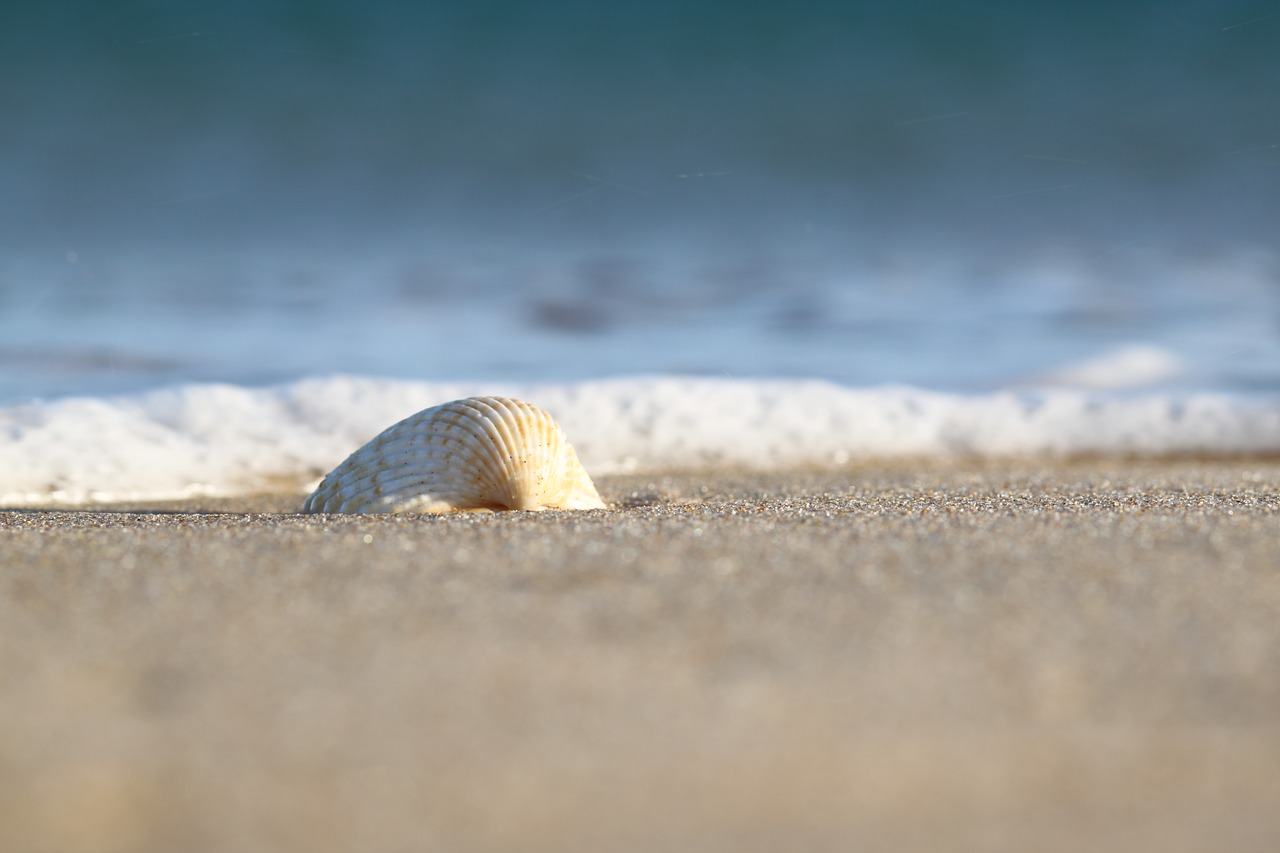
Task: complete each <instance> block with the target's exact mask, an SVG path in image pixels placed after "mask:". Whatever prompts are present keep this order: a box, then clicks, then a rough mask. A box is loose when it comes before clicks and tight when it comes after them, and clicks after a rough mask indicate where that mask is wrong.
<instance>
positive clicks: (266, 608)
mask: <svg viewBox="0 0 1280 853" xmlns="http://www.w3.org/2000/svg"><path fill="white" fill-rule="evenodd" d="M597 484H598V485H599V487H600V491H601V493H602V494H603V495H604V497H605V498H606V500H607V501H609V502H610V503H612V504H613V505H614V507H615V508H614V509H611V510H599V511H588V512H580V513H571V512H548V513H497V514H492V513H478V514H465V515H455V516H427V517H423V516H324V515H315V516H304V515H299V514H296V508H297V507H298V506H300V504H301V498H302V496H301V495H292V494H290V495H259V496H250V497H246V498H219V499H192V500H188V501H180V502H157V503H150V502H149V503H146V504H139V503H132V504H130V503H120V504H113V505H110V506H96V507H90V508H85V507H79V508H61V509H46V508H34V509H17V510H15V509H7V510H0V554H2V555H3V558H2V563H3V570H2V571H0V649H3V650H4V651H3V653H2V654H0V696H2V697H4V702H3V707H2V708H0V847H3V848H4V849H15V850H18V849H22V850H32V851H39V850H50V851H53V850H56V851H60V853H61V851H69V853H73V852H74V851H121V853H123V851H130V852H131V853H132V851H151V850H156V851H161V850H170V849H183V850H187V851H203V850H209V851H214V850H223V849H262V850H303V849H305V850H321V851H324V850H335V851H336V850H351V849H378V850H429V849H441V850H497V849H524V850H576V849H582V850H587V849H604V848H608V849H614V850H648V849H690V848H694V847H696V848H697V849H700V850H762V851H763V850H770V849H778V848H779V847H781V846H792V847H797V848H803V849H810V850H845V849H856V848H866V847H880V848H891V849H895V850H915V849H919V850H929V849H937V847H938V845H939V841H940V840H945V846H948V847H949V849H984V850H992V849H1011V850H1012V849H1032V848H1034V849H1043V850H1076V849H1084V848H1088V849H1098V850H1160V851H1168V850H1188V851H1190V850H1199V849H1210V848H1214V849H1232V850H1259V851H1261V850H1266V849H1269V846H1270V844H1271V843H1273V841H1274V838H1275V837H1277V834H1280V817H1277V816H1276V815H1275V810H1274V803H1275V802H1277V801H1280V718H1277V716H1276V713H1275V709H1276V708H1277V707H1280V620H1278V619H1276V614H1277V613H1280V584H1278V583H1277V577H1280V460H1276V459H1274V458H1242V459H1231V460H1220V459H1219V460H1187V459H1174V460H1115V459H1103V460H1098V459H1094V460H1071V461H1051V462H1048V463H1043V464H1036V463H1033V462H1031V461H1025V460H1024V461H1018V462H972V461H969V462H965V461H959V462H949V463H945V464H941V463H934V464H929V465H924V464H917V463H915V462H895V463H891V464H890V463H883V464H876V465H865V466H848V467H845V468H841V469H838V470H834V471H822V470H817V469H805V470H797V471H787V472H774V473H767V474H766V473H755V472H747V471H737V470H721V471H716V472H702V473H683V474H667V475H625V476H622V475H619V476H605V477H599V478H597ZM68 815H76V816H77V819H76V820H68V819H67V816H68Z"/></svg>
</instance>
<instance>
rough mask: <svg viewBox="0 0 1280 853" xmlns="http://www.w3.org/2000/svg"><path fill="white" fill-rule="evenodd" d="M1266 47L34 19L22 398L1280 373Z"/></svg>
mask: <svg viewBox="0 0 1280 853" xmlns="http://www.w3.org/2000/svg"><path fill="white" fill-rule="evenodd" d="M1277 57H1280V11H1277V10H1276V9H1275V8H1272V7H1268V6H1267V5H1266V4H1258V3H1243V2H1239V3H1237V2H1170V3H1159V4H1114V3H1100V2H1094V3H1071V4H1053V5H1050V4H1028V3H1016V2H968V3H966V2H950V3H911V2H897V3H889V2H871V3H856V4H854V3H836V2H807V3H805V2H801V3H785V4H784V3H776V2H775V3H763V2H735V3H730V2H709V0H694V2H667V1H666V0H658V2H646V3H591V2H566V0H559V2H545V3H499V2H466V3H462V2H457V3H415V2H381V3H357V2H245V1H244V0H241V2H224V3H218V4H210V3H194V2H57V1H56V0H53V1H52V2H9V3H5V4H3V6H2V7H0V342H2V343H0V369H2V370H3V379H2V380H0V399H12V398H15V397H22V396H27V395H48V394H61V393H69V392H89V393H98V392H107V391H111V390H117V389H124V388H134V387H143V386H146V385H149V384H156V383H161V382H185V381H202V380H208V379H224V380H229V381H235V382H259V381H272V380H276V379H285V378H292V377H296V376H300V375H307V374H310V373H323V372H332V371H344V370H347V371H363V372H371V373H378V374H392V375H410V376H415V377H426V378H445V379H448V378H462V377H496V378H515V379H522V380H523V379H559V378H579V377H581V376H584V375H614V374H618V373H634V372H695V373H709V374H719V373H723V372H732V373H735V374H737V373H743V372H745V373H750V374H752V375H801V376H824V377H827V378H834V379H838V380H840V381H844V382H849V383H853V384H869V383H872V384H873V383H879V382H907V383H912V384H919V385H925V386H930V387H946V388H959V389H980V388H989V387H993V386H1000V385H1003V384H1007V383H1009V382H1015V381H1019V380H1020V379H1021V378H1022V377H1024V376H1025V375H1027V374H1035V373H1037V372H1042V371H1044V370H1049V369H1053V368H1055V367H1057V366H1060V365H1062V364H1068V363H1072V362H1074V361H1078V360H1081V359H1089V358H1093V357H1096V356H1098V355H1100V354H1105V353H1106V352H1109V351H1113V350H1115V349H1117V348H1123V347H1125V346H1130V345H1145V346H1154V347H1159V348H1163V349H1165V350H1167V351H1169V352H1170V353H1171V354H1173V355H1174V356H1175V357H1176V358H1177V359H1180V360H1181V361H1182V362H1184V363H1185V364H1186V365H1188V369H1187V371H1186V375H1187V376H1188V377H1191V378H1189V379H1186V380H1185V381H1188V382H1193V383H1195V384H1198V385H1203V386H1208V387H1215V388H1225V389H1229V390H1249V389H1257V388H1265V389H1271V388H1275V387H1277V386H1280V307H1278V306H1280V271H1278V270H1280V264H1278V262H1277V260H1276V247H1277V242H1276V241H1277V237H1278V236H1280V228H1278V226H1280V60H1278V59H1277ZM486 323H487V324H488V325H487V328H486ZM467 346H470V347H473V349H472V350H471V351H469V352H461V353H460V352H458V351H457V350H458V348H459V347H467Z"/></svg>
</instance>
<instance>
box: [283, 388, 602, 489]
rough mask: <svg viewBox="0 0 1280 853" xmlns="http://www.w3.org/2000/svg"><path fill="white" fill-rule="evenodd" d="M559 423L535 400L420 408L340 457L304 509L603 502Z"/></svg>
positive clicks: (471, 399) (478, 400) (479, 399)
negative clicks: (534, 404) (345, 455)
mask: <svg viewBox="0 0 1280 853" xmlns="http://www.w3.org/2000/svg"><path fill="white" fill-rule="evenodd" d="M604 505H605V504H604V501H602V500H601V499H600V495H599V493H597V492H596V488H595V485H594V484H593V483H592V482H591V478H590V477H589V476H588V475H587V472H586V471H585V470H584V469H583V467H582V464H581V463H580V462H579V461H578V455H577V454H576V453H575V452H574V450H573V447H572V446H571V445H570V444H569V442H568V440H567V439H566V438H565V436H564V432H563V431H562V430H561V429H560V426H559V425H558V424H557V423H556V422H555V420H554V419H552V417H551V415H549V414H547V413H546V412H545V411H543V410H542V409H539V408H538V407H537V406H533V405H530V404H529V403H525V402H522V401H520V400H514V399H510V398H506V397H469V398H467V399H465V400H455V401H453V402H451V403H445V404H443V405H440V406H434V407H432V408H430V409H424V410H423V411H421V412H418V413H417V414H415V415H410V416H409V417H407V418H405V419H404V420H402V421H400V422H399V423H397V424H394V425H392V426H390V427H388V428H387V429H386V430H384V431H383V432H382V433H381V434H379V435H378V436H376V437H375V438H374V439H373V440H371V441H370V442H369V443H368V444H366V445H364V446H363V447H361V448H360V449H359V450H357V451H356V452H355V453H353V454H351V455H350V456H349V457H347V459H346V461H344V462H343V463H342V464H341V465H339V466H338V467H337V468H335V469H334V470H333V471H332V472H330V473H329V475H328V476H326V477H325V478H324V480H323V481H322V482H321V483H320V485H319V487H317V488H316V490H315V492H313V493H312V494H311V495H310V496H309V497H308V498H307V500H306V502H305V503H304V504H303V507H302V509H303V512H423V513H439V512H460V511H466V510H483V509H523V510H537V509H602V508H604Z"/></svg>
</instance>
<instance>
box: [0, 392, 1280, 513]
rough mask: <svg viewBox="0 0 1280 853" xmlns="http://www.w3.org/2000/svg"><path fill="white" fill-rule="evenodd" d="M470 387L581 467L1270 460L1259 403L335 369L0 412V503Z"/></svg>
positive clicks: (335, 453) (249, 483)
mask: <svg viewBox="0 0 1280 853" xmlns="http://www.w3.org/2000/svg"><path fill="white" fill-rule="evenodd" d="M482 393H483V394H506V395H513V396H519V397H522V398H524V399H527V400H530V401H531V402H534V403H537V404H538V405H541V406H543V407H544V408H546V409H548V410H549V411H550V412H552V414H554V415H555V416H556V418H557V419H558V420H559V421H560V422H561V424H562V425H563V426H564V428H565V430H566V432H567V433H568V435H569V437H570V439H571V440H572V441H573V443H574V445H575V446H576V448H577V449H578V452H579V456H580V457H581V459H582V461H583V463H584V464H585V465H586V466H587V468H588V469H589V470H590V471H592V472H593V473H611V472H619V471H654V470H662V469H670V468H689V467H704V466H712V465H743V466H749V467H753V468H760V469H769V468H783V467H787V466H796V465H815V464H816V465H831V464H845V463H848V462H856V461H858V460H866V459H874V458H886V457H904V456H921V457H952V456H957V455H977V456H991V457H996V456H1016V455H1058V456H1061V455H1071V454H1086V453H1088V454H1140V455H1156V454H1209V455H1225V454H1248V453H1275V452H1280V399H1276V398H1257V397H1255V398H1242V397H1238V396H1230V395H1222V394H1194V395H1186V396H1180V397H1179V396H1173V395H1146V396H1113V395H1107V394H1104V393H1101V392H1096V391H1084V390H1061V389H1059V390H1049V391H1039V392H1036V393H997V394H987V395H972V396H964V395H953V394H941V393H934V392H929V391H922V390H918V389H913V388H898V387H895V388H848V387H843V386H839V385H834V384H831V383H827V382H817V381H736V380H709V379H688V378H669V377H663V378H649V379H641V378H637V379H620V380H611V381H603V382H588V383H580V384H572V385H546V386H531V385H525V386H517V385H501V384H485V383H467V384H442V383H425V382H404V381H392V380H381V379H368V378H358V377H346V376H336V377H329V378H322V379H310V380H305V381H300V382H296V383H292V384H288V385H282V386H277V387H271V388H242V387H237V386H229V385H185V386H179V387H176V388H172V389H167V390H162V391H155V392H151V393H147V394H141V395H134V396H126V397H117V398H105V399H99V398H73V399H66V400H59V401H53V402H45V403H34V404H28V405H23V406H14V407H10V408H6V409H0V503H3V504H5V505H49V504H60V503H88V502H95V501H106V500H139V499H162V498H171V497H180V496H188V495H193V494H210V495H233V494H243V493H248V492H253V491H260V490H270V489H281V488H284V489H294V490H301V489H305V488H307V487H309V486H310V485H311V484H312V483H313V482H314V481H315V480H317V479H318V478H319V477H320V476H321V475H322V474H323V473H324V472H325V471H328V470H329V469H330V468H332V467H333V466H334V465H336V464H337V463H338V462H340V461H341V460H342V459H343V458H345V457H346V455H347V454H348V453H350V452H351V451H352V450H354V449H355V448H356V447H358V446H359V445H360V444H362V443H363V442H364V441H366V440H368V439H369V438H371V437H372V436H373V435H375V434H376V433H378V432H379V431H380V430H382V429H383V428H384V427H386V426H388V425H390V424H391V423H393V422H395V421H397V420H399V419H401V418H403V417H405V416H407V415H409V414H412V413H413V412H416V411H418V410H420V409H423V408H425V407H427V406H431V405H435V404H438V403H441V402H444V401H447V400H451V399H456V398H458V397H464V396H468V395H472V394H482Z"/></svg>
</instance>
